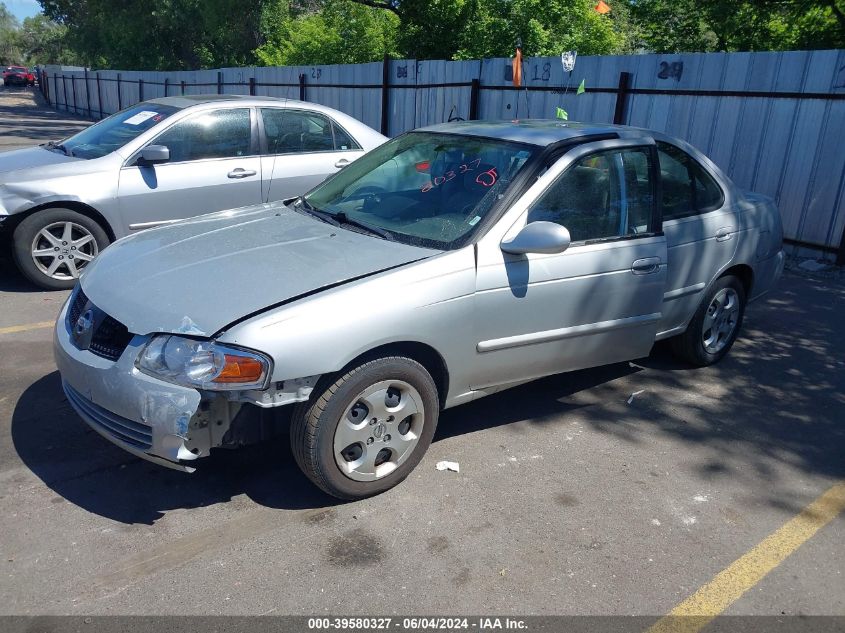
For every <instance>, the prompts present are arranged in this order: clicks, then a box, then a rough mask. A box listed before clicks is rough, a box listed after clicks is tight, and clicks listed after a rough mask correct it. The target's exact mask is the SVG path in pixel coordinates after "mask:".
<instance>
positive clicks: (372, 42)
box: [255, 0, 399, 66]
mask: <svg viewBox="0 0 845 633" xmlns="http://www.w3.org/2000/svg"><path fill="white" fill-rule="evenodd" d="M263 25H264V27H265V29H266V31H265V37H266V41H265V43H264V44H262V45H261V46H260V47H259V48H258V49H257V50H256V51H255V54H256V57H257V58H258V61H259V62H260V63H261V64H264V65H267V66H281V65H291V66H296V65H306V64H354V63H360V62H370V61H375V60H378V59H382V58H383V57H384V55H390V56H392V57H398V56H399V50H398V48H397V35H398V31H399V18H398V17H397V16H396V15H395V14H393V13H392V12H389V11H384V10H381V9H375V8H371V7H366V6H362V5H360V4H356V3H353V2H346V1H343V0H329V1H327V2H324V3H323V4H322V6H321V7H320V9H319V10H318V11H314V12H302V13H300V14H299V15H296V14H294V13H293V12H292V11H291V10H290V8H288V7H282V6H279V5H277V6H275V7H274V8H273V10H272V11H269V10H268V11H266V12H265V16H264V19H263Z"/></svg>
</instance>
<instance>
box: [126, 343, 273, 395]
mask: <svg viewBox="0 0 845 633" xmlns="http://www.w3.org/2000/svg"><path fill="white" fill-rule="evenodd" d="M135 366H136V367H137V368H138V369H139V370H141V371H142V372H144V373H145V374H149V375H150V376H155V377H156V378H160V379H162V380H166V381H168V382H173V383H176V384H179V385H185V386H188V387H196V388H197V389H207V390H212V391H219V390H233V389H263V388H264V387H266V386H267V381H268V379H269V377H270V359H269V358H267V357H266V356H264V355H263V354H259V353H258V352H252V351H247V350H243V349H238V348H234V347H228V346H226V345H219V344H217V343H215V342H213V341H200V340H196V339H191V338H184V337H181V336H171V335H169V334H159V335H156V336H154V337H153V338H152V340H150V342H149V343H147V345H146V346H145V347H144V349H143V350H141V353H140V354H139V355H138V360H137V361H135Z"/></svg>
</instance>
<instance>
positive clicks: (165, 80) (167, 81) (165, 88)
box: [164, 77, 170, 97]
mask: <svg viewBox="0 0 845 633" xmlns="http://www.w3.org/2000/svg"><path fill="white" fill-rule="evenodd" d="M169 83H170V77H165V78H164V96H165V97H166V96H167V84H169Z"/></svg>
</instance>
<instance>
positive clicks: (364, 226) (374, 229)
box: [334, 211, 393, 240]
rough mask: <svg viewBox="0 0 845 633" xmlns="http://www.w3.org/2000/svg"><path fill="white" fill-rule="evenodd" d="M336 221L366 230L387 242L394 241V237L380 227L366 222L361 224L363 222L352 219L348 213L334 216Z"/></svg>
mask: <svg viewBox="0 0 845 633" xmlns="http://www.w3.org/2000/svg"><path fill="white" fill-rule="evenodd" d="M334 217H335V219H337V220H340V221H341V222H342V223H343V224H348V225H350V226H355V227H358V228H359V229H364V230H365V231H367V232H368V233H372V234H373V235H378V236H379V237H383V238H384V239H386V240H392V239H393V235H391V234H390V233H389V232H388V231H385V230H384V229H383V228H381V227H379V226H373V225H372V224H367V223H366V222H361V220H354V219H352V218H350V217H349V216H348V215H346V213H344V212H343V211H338V212H337V213H335V214H334Z"/></svg>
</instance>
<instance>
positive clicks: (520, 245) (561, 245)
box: [501, 222, 572, 255]
mask: <svg viewBox="0 0 845 633" xmlns="http://www.w3.org/2000/svg"><path fill="white" fill-rule="evenodd" d="M571 242H572V238H570V237H569V230H568V229H567V228H566V227H564V226H561V225H560V224H555V223H554V222H531V223H530V224H526V225H525V226H524V227H522V230H521V231H520V232H519V233H517V234H516V236H515V237H514V238H513V239H511V240H508V241H507V242H502V245H501V249H502V250H503V251H504V252H506V253H511V254H512V255H525V254H526V253H562V252H563V251H565V250H566V249H567V248H569V244H570V243H571Z"/></svg>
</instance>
